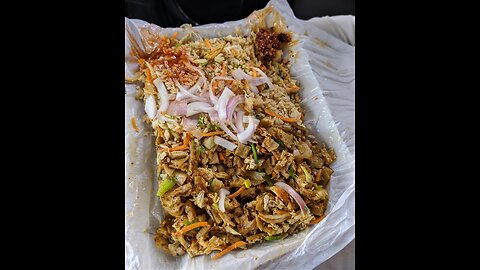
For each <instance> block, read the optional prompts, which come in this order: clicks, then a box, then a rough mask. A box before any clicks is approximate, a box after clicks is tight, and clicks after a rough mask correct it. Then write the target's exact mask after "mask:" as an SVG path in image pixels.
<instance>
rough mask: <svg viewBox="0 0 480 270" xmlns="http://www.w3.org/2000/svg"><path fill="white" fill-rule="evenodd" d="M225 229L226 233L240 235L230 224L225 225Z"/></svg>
mask: <svg viewBox="0 0 480 270" xmlns="http://www.w3.org/2000/svg"><path fill="white" fill-rule="evenodd" d="M225 231H227V232H228V233H231V234H233V235H241V234H240V233H239V232H237V231H235V230H234V229H232V228H231V227H230V226H227V227H225Z"/></svg>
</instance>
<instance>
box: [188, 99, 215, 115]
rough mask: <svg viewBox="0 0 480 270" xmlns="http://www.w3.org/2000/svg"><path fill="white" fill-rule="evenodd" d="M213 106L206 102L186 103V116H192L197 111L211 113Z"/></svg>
mask: <svg viewBox="0 0 480 270" xmlns="http://www.w3.org/2000/svg"><path fill="white" fill-rule="evenodd" d="M213 111H214V109H213V107H212V106H211V105H210V104H208V103H206V102H199V101H197V102H192V103H189V104H188V105H187V114H186V115H187V117H189V116H192V115H194V114H197V113H202V112H204V113H211V112H213Z"/></svg>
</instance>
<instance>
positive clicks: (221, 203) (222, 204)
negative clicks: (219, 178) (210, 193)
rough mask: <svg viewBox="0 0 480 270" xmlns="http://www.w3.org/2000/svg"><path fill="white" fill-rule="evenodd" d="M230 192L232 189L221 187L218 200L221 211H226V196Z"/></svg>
mask: <svg viewBox="0 0 480 270" xmlns="http://www.w3.org/2000/svg"><path fill="white" fill-rule="evenodd" d="M229 194H230V191H228V190H226V189H225V188H221V189H220V191H219V192H218V195H219V196H220V200H219V201H218V209H220V211H222V212H225V197H226V196H227V195H229Z"/></svg>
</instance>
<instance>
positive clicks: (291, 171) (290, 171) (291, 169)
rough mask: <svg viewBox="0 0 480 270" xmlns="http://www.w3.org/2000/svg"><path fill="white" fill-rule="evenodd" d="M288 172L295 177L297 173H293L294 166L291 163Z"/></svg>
mask: <svg viewBox="0 0 480 270" xmlns="http://www.w3.org/2000/svg"><path fill="white" fill-rule="evenodd" d="M288 173H289V174H290V177H292V178H295V174H294V173H293V167H292V165H290V166H289V167H288Z"/></svg>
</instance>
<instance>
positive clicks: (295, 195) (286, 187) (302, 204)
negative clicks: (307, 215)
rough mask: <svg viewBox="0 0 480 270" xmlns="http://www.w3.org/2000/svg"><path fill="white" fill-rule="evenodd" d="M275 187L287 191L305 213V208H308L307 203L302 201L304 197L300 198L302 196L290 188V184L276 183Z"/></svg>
mask: <svg viewBox="0 0 480 270" xmlns="http://www.w3.org/2000/svg"><path fill="white" fill-rule="evenodd" d="M275 186H277V187H279V188H281V189H283V190H285V191H286V192H287V193H288V194H290V196H292V197H293V199H294V200H295V201H296V202H297V204H298V206H300V209H301V210H302V212H304V211H305V208H307V204H306V203H305V201H304V200H303V199H302V197H301V196H300V194H298V193H297V192H296V191H295V189H293V188H292V187H291V186H289V185H288V184H286V183H284V182H276V183H275Z"/></svg>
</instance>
